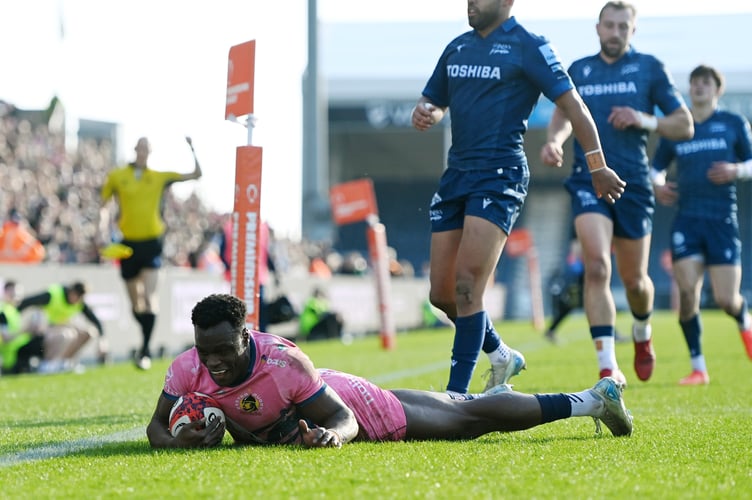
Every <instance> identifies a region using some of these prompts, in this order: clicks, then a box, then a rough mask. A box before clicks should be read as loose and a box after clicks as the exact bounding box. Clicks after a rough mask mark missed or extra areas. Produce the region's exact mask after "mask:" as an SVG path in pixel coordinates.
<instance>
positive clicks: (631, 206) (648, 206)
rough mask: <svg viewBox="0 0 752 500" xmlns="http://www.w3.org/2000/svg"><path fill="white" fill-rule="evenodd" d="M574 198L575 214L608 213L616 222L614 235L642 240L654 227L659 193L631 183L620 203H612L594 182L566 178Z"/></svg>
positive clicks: (568, 189)
mask: <svg viewBox="0 0 752 500" xmlns="http://www.w3.org/2000/svg"><path fill="white" fill-rule="evenodd" d="M565 185H566V188H567V191H569V194H570V196H571V200H572V215H573V217H574V218H577V216H578V215H581V214H585V213H598V214H602V215H605V216H606V217H608V218H609V219H611V221H612V222H613V224H614V236H617V237H619V238H626V239H628V240H639V239H641V238H644V237H645V236H647V235H648V234H650V233H651V232H652V231H653V214H654V213H655V197H654V196H653V190H652V189H650V188H648V187H646V186H643V185H640V184H628V185H627V187H626V189H625V190H624V194H622V195H621V198H619V199H618V200H617V201H616V203H614V204H613V205H611V204H610V203H608V202H606V201H604V200H603V199H602V198H601V199H598V198H597V197H596V195H595V190H594V189H593V185H592V183H591V182H590V181H589V180H588V181H587V182H582V181H579V182H577V181H574V182H573V181H572V180H571V179H570V180H568V181H567V182H566V184H565Z"/></svg>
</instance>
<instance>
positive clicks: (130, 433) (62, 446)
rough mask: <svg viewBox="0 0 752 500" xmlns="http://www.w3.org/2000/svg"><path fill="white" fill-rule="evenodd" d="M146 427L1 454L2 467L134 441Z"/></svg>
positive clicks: (141, 434) (0, 462)
mask: <svg viewBox="0 0 752 500" xmlns="http://www.w3.org/2000/svg"><path fill="white" fill-rule="evenodd" d="M144 433H145V429H144V428H143V427H138V428H136V429H130V430H126V431H120V432H115V433H113V434H108V435H106V436H94V437H89V438H83V439H77V440H75V441H68V442H63V443H57V444H48V445H44V446H38V447H36V448H30V449H28V450H25V451H22V452H20V453H13V454H9V455H0V468H2V467H11V466H13V465H18V464H21V463H25V462H34V461H37V460H46V459H48V458H55V457H62V456H64V455H70V454H71V453H75V452H77V451H83V450H91V449H94V448H100V447H102V445H105V444H110V443H121V442H126V441H134V440H136V439H139V438H141V437H143V436H144Z"/></svg>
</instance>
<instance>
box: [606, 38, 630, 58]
mask: <svg viewBox="0 0 752 500" xmlns="http://www.w3.org/2000/svg"><path fill="white" fill-rule="evenodd" d="M626 51H627V46H626V45H624V44H623V43H622V42H620V41H617V42H616V44H615V45H614V44H609V42H601V52H603V53H604V54H605V55H606V56H607V57H609V58H611V59H618V58H619V57H621V56H623V55H624V53H625V52H626Z"/></svg>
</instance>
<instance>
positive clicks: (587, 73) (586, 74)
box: [582, 65, 593, 78]
mask: <svg viewBox="0 0 752 500" xmlns="http://www.w3.org/2000/svg"><path fill="white" fill-rule="evenodd" d="M592 72H593V68H591V67H590V66H589V65H588V66H585V67H584V68H582V76H584V77H585V78H587V77H589V76H590V73H592Z"/></svg>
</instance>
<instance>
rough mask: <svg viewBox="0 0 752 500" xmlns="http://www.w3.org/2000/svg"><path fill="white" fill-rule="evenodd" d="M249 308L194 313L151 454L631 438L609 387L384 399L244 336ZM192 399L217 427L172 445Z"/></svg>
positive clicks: (271, 339) (220, 297)
mask: <svg viewBox="0 0 752 500" xmlns="http://www.w3.org/2000/svg"><path fill="white" fill-rule="evenodd" d="M245 320H246V306H245V303H244V302H243V301H242V300H240V299H239V298H237V297H234V296H232V295H226V294H215V295H210V296H208V297H206V298H204V299H202V300H201V301H199V302H198V304H196V306H195V307H194V308H193V311H192V313H191V321H192V322H193V325H194V329H195V346H194V347H193V348H191V349H188V350H187V351H185V352H183V353H181V354H180V355H178V356H177V358H176V359H175V360H174V361H173V362H172V364H171V365H170V367H169V368H168V370H167V375H166V377H165V384H164V388H163V390H162V393H161V394H160V396H159V400H158V401H157V407H156V410H155V411H154V415H153V416H152V418H151V421H150V422H149V425H148V426H147V429H146V434H147V436H148V438H149V442H150V443H151V446H152V447H154V448H193V447H208V446H216V445H218V444H219V443H220V442H221V441H222V439H223V437H224V433H225V430H227V431H228V432H229V433H230V435H231V436H232V437H233V438H234V440H235V442H236V443H238V444H262V445H266V444H302V445H304V446H307V447H325V446H334V447H340V446H342V445H343V444H344V443H348V442H351V441H402V440H405V441H407V440H428V439H442V440H456V439H473V438H476V437H478V436H481V435H483V434H488V433H490V432H509V431H518V430H523V429H529V428H531V427H535V426H537V425H541V424H545V423H548V422H553V421H555V420H560V419H563V418H569V417H593V418H594V419H595V421H596V424H597V427H598V430H599V429H600V425H599V424H598V422H599V420H601V421H603V423H605V424H606V426H607V427H608V428H609V430H610V431H611V433H612V434H613V435H615V436H629V435H631V434H632V416H631V414H630V413H629V412H628V411H627V409H626V408H625V406H624V402H623V400H622V390H623V387H622V386H620V385H619V384H618V383H617V382H616V381H615V380H614V379H612V378H603V379H601V380H600V381H599V382H598V383H597V384H596V385H595V386H594V387H593V388H591V389H586V390H584V391H582V392H578V393H570V394H563V393H560V394H534V395H533V394H523V393H520V392H515V391H512V390H511V387H510V386H497V387H494V388H492V389H491V390H489V391H487V392H485V393H481V394H466V395H462V396H457V397H451V396H449V395H448V394H446V393H444V392H430V391H420V390H411V389H399V390H385V389H381V388H379V387H377V386H375V385H374V384H372V383H370V382H369V381H367V380H366V379H363V378H361V377H357V376H355V375H350V374H348V373H342V372H338V371H335V370H328V369H321V370H317V369H316V368H315V367H314V366H313V363H312V362H311V360H310V359H309V358H308V356H306V354H305V353H303V351H301V350H300V349H299V348H298V347H297V346H296V345H295V344H294V343H292V342H290V341H289V340H287V339H284V338H282V337H278V336H276V335H271V334H268V333H262V332H257V331H250V330H248V329H247V328H246V327H245ZM189 392H202V393H204V394H208V395H210V396H211V397H213V398H214V399H215V400H216V401H217V402H219V404H220V406H221V408H222V411H223V412H224V413H225V416H226V424H225V423H224V422H222V421H221V420H219V419H216V420H215V421H212V422H209V423H208V425H205V424H206V422H204V421H196V422H192V423H189V424H187V425H185V426H184V427H183V429H182V430H181V431H180V432H179V433H178V434H177V436H176V437H173V436H172V434H171V433H170V431H169V430H168V420H169V416H170V409H171V408H172V406H173V404H174V403H175V401H176V400H177V399H178V398H179V397H180V396H182V395H184V394H187V393H189Z"/></svg>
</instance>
